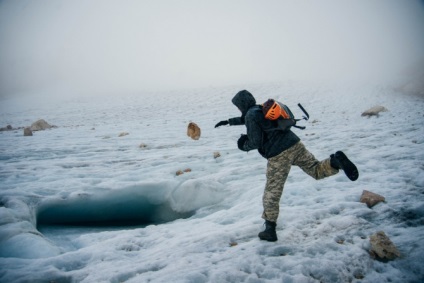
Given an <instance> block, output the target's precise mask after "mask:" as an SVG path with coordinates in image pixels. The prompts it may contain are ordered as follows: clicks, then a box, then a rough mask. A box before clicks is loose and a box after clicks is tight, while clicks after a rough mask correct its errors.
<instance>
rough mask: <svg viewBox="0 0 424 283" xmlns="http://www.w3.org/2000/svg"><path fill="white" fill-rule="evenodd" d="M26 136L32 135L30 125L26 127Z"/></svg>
mask: <svg viewBox="0 0 424 283" xmlns="http://www.w3.org/2000/svg"><path fill="white" fill-rule="evenodd" d="M24 136H25V137H29V136H32V131H31V128H30V127H26V128H24Z"/></svg>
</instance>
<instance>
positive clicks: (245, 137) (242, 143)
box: [237, 135, 248, 151]
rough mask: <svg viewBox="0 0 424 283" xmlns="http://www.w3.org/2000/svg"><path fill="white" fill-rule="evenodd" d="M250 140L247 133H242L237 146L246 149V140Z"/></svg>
mask: <svg viewBox="0 0 424 283" xmlns="http://www.w3.org/2000/svg"><path fill="white" fill-rule="evenodd" d="M247 140H248V138H247V135H241V137H240V138H239V139H238V141H237V146H238V148H239V149H240V150H243V151H245V150H244V144H245V143H246V141H247Z"/></svg>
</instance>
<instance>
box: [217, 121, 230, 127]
mask: <svg viewBox="0 0 424 283" xmlns="http://www.w3.org/2000/svg"><path fill="white" fill-rule="evenodd" d="M228 123H229V122H228V120H225V121H221V122H219V123H218V124H216V125H215V128H218V127H219V126H224V125H228Z"/></svg>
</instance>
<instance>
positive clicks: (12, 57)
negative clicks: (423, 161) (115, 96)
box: [0, 0, 424, 95]
mask: <svg viewBox="0 0 424 283" xmlns="http://www.w3.org/2000/svg"><path fill="white" fill-rule="evenodd" d="M423 3H424V2H423V1H413V0H411V1H394V0H376V1H368V0H360V1H353V0H352V1H350V0H344V1H335V0H325V1H319V2H318V1H304V0H302V1H277V0H275V1H266V2H263V1H255V0H234V1H224V0H214V1H209V0H208V1H195V0H184V1H182V0H181V1H178V0H177V1H171V0H165V1H154V0H146V1H135V0H125V1H114V0H106V1H100V0H92V1H82V0H72V1H71V0H69V1H68V0H66V1H65V0H64V1H54V0H35V1H30V0H22V1H13V0H6V1H0V42H1V44H0V62H1V64H0V95H10V94H14V93H19V92H31V91H38V90H43V89H56V90H57V89H63V90H67V91H71V92H72V91H77V92H86V93H104V92H109V93H111V92H112V93H113V92H119V93H124V92H138V91H144V90H164V89H179V88H195V87H208V86H221V85H228V84H244V83H261V82H270V81H285V80H288V79H296V80H297V79H301V80H335V81H343V80H362V79H368V80H383V81H384V80H387V81H388V80H393V79H395V78H397V77H398V76H400V75H401V74H402V72H403V71H404V70H405V69H407V68H410V67H411V66H412V65H414V64H417V63H416V62H419V61H421V62H422V60H424V56H423V53H424V51H423V50H424V37H423V36H422V35H423V34H424V4H423Z"/></svg>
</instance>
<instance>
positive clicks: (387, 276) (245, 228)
mask: <svg viewBox="0 0 424 283" xmlns="http://www.w3.org/2000/svg"><path fill="white" fill-rule="evenodd" d="M244 88H245V89H248V90H249V91H251V92H252V93H253V94H254V96H255V97H256V99H257V102H263V101H265V100H266V99H268V98H271V97H272V98H276V99H278V100H280V101H282V102H285V103H286V104H288V105H289V106H290V107H291V109H292V110H293V111H294V112H295V114H297V115H301V112H300V110H299V109H298V108H297V106H296V104H297V103H298V102H300V103H302V104H303V106H304V107H305V108H306V109H307V110H308V112H309V114H310V115H311V119H310V120H309V122H303V123H302V124H304V125H306V126H307V128H306V130H304V131H301V130H297V129H294V131H296V133H297V134H298V135H299V136H300V137H301V139H302V140H303V142H304V143H305V145H306V146H307V148H308V149H309V150H310V151H311V152H312V153H314V155H315V156H316V157H317V158H318V159H324V158H327V157H328V156H329V154H331V153H334V152H335V151H336V150H343V151H344V152H345V153H346V154H347V155H348V156H349V157H350V158H351V160H353V161H354V162H355V163H356V164H357V166H358V168H359V171H360V177H359V180H358V181H356V182H351V181H349V180H348V179H347V178H346V176H345V175H344V174H343V173H340V174H338V175H336V176H334V177H331V178H327V179H324V180H321V181H315V180H314V179H312V178H310V177H309V176H307V175H306V174H305V173H303V172H302V171H301V170H300V169H299V168H293V169H292V171H291V173H290V176H289V179H288V181H287V183H286V186H285V189H284V194H283V198H282V200H281V209H280V210H281V213H280V218H279V219H278V223H277V224H278V226H277V230H278V231H277V234H278V237H279V240H278V242H276V243H269V242H264V241H260V240H259V239H258V237H257V233H258V232H260V231H261V230H263V220H262V219H261V213H262V202H261V199H262V192H263V188H264V184H265V168H266V160H265V159H263V158H262V157H261V156H260V155H259V154H258V153H257V152H256V151H251V152H248V153H245V152H241V151H239V150H238V149H237V145H236V141H237V139H238V137H239V136H240V134H242V133H245V127H244V126H240V127H228V126H223V127H220V128H216V129H215V128H214V125H215V124H216V123H217V122H218V121H220V120H224V119H227V118H230V117H235V116H237V115H239V112H238V110H237V109H236V107H234V106H233V105H232V104H231V98H232V97H233V96H234V94H235V93H236V92H237V91H239V90H241V89H244ZM0 103H1V108H2V109H1V112H0V126H1V127H5V126H6V125H8V124H10V125H12V126H13V127H21V126H29V125H31V124H32V123H33V122H35V121H36V120H38V119H41V118H42V119H45V120H46V121H47V122H49V123H50V124H53V125H56V126H57V128H54V129H51V130H46V131H38V132H34V135H33V136H32V137H24V136H23V131H22V130H16V131H3V132H0V224H1V226H0V282H422V280H424V266H423V264H422V263H423V261H424V227H423V225H424V203H423V201H424V163H423V160H424V130H423V125H424V123H423V121H424V100H423V98H422V97H417V96H407V95H404V94H401V93H396V92H395V91H393V90H392V89H390V88H385V87H375V86H361V87H348V86H346V85H344V86H334V85H327V86H322V85H314V84H302V83H298V82H291V83H281V84H262V85H250V86H229V87H225V88H213V87H210V88H207V89H193V90H188V91H174V92H161V93H144V94H134V95H127V96H121V95H119V94H116V95H114V96H113V95H109V96H95V97H83V96H80V97H78V96H69V97H68V98H66V99H65V98H63V96H62V95H61V94H58V95H57V97H49V99H47V98H40V97H39V95H31V96H21V97H14V98H7V99H3V100H2V101H1V102H0ZM375 105H382V106H384V107H386V108H388V109H389V111H388V112H384V113H382V114H381V115H380V116H379V117H371V118H366V117H361V113H362V112H363V111H365V110H367V109H368V108H370V107H372V106H375ZM190 121H193V122H195V123H197V124H198V125H199V126H200V128H201V130H202V135H201V138H200V139H199V140H197V141H195V140H192V139H190V138H189V137H187V135H186V129H187V125H188V123H189V122H190ZM122 132H128V133H129V135H125V136H122V137H119V134H120V133H122ZM140 145H142V146H140ZM215 152H219V153H220V155H221V156H220V157H218V158H214V153H215ZM186 168H190V169H191V172H187V173H184V174H183V175H180V176H176V174H175V173H176V171H178V170H184V169H186ZM363 190H369V191H372V192H375V193H378V194H381V195H383V196H385V198H386V202H385V203H380V204H378V205H376V206H374V207H373V208H371V209H370V208H368V207H367V206H366V205H365V204H363V203H360V202H359V198H360V196H361V194H362V191H363ZM101 220H104V221H106V220H110V222H109V223H106V226H103V227H102V226H98V225H94V224H93V223H91V222H95V221H101ZM84 221H85V222H87V223H88V224H87V225H86V226H77V227H75V224H78V225H82V224H83V222H84ZM37 222H38V224H43V225H39V226H37ZM53 224H60V225H53ZM380 230H381V231H384V232H385V233H386V234H387V235H388V236H389V237H390V239H391V240H392V241H393V242H394V244H395V245H396V246H397V247H398V249H399V250H400V252H401V254H402V256H401V258H398V259H396V260H394V261H390V262H381V261H376V260H374V259H372V258H371V257H370V255H369V252H368V250H369V247H370V244H369V236H370V235H371V234H373V233H375V232H377V231H380Z"/></svg>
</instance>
